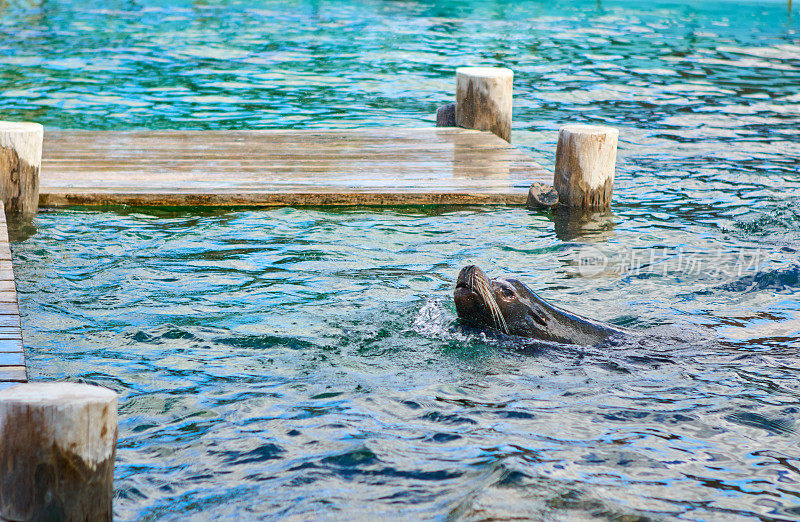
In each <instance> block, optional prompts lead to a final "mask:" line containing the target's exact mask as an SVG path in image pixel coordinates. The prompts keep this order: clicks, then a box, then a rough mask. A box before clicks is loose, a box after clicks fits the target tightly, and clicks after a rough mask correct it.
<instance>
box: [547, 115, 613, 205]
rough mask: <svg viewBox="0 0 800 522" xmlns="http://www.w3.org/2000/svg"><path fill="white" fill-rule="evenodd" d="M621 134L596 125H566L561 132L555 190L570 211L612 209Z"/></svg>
mask: <svg viewBox="0 0 800 522" xmlns="http://www.w3.org/2000/svg"><path fill="white" fill-rule="evenodd" d="M618 139H619V131H618V130H617V129H615V128H613V127H603V126H597V125H567V126H565V127H562V128H561V129H560V130H559V132H558V145H557V147H556V166H555V171H554V173H553V187H554V188H555V189H556V191H557V192H558V202H559V204H561V205H565V206H567V207H571V208H579V209H586V210H592V209H598V210H603V209H607V208H609V207H610V206H611V193H612V191H613V188H614V171H615V169H616V163H617V140H618Z"/></svg>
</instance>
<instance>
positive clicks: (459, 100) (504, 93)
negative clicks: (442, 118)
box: [456, 67, 514, 141]
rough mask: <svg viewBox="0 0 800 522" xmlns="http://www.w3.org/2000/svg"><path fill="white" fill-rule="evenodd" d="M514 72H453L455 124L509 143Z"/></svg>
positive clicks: (469, 69) (486, 69)
mask: <svg viewBox="0 0 800 522" xmlns="http://www.w3.org/2000/svg"><path fill="white" fill-rule="evenodd" d="M513 82H514V73H513V71H511V69H506V68H502V67H499V68H494V67H461V68H458V69H456V125H458V126H459V127H464V128H466V129H477V130H484V131H489V132H492V133H494V134H496V135H497V136H499V137H501V138H503V139H504V140H506V141H511V105H512V90H513Z"/></svg>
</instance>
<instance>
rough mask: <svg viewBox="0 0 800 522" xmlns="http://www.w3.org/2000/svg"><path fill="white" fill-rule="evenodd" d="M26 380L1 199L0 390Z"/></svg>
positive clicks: (14, 288)
mask: <svg viewBox="0 0 800 522" xmlns="http://www.w3.org/2000/svg"><path fill="white" fill-rule="evenodd" d="M27 380H28V373H27V370H26V367H25V353H24V351H23V348H22V328H21V327H20V322H19V306H18V304H17V287H16V283H15V282H14V269H13V267H12V266H11V249H10V248H9V245H8V228H7V226H6V212H5V209H4V208H3V202H2V201H0V390H2V389H3V388H7V387H9V386H13V385H14V384H17V383H20V382H26V381H27Z"/></svg>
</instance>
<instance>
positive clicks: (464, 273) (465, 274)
mask: <svg viewBox="0 0 800 522" xmlns="http://www.w3.org/2000/svg"><path fill="white" fill-rule="evenodd" d="M477 269H478V267H477V266H475V265H467V266H465V267H464V268H462V269H461V271H460V272H459V273H458V280H457V281H456V286H459V285H461V284H466V283H467V282H468V281H469V280H470V279H472V275H473V274H474V273H475V270H477Z"/></svg>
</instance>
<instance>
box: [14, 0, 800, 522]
mask: <svg viewBox="0 0 800 522" xmlns="http://www.w3.org/2000/svg"><path fill="white" fill-rule="evenodd" d="M796 9H797V7H796V6H795V7H794V10H795V11H794V12H791V11H790V10H787V4H786V3H784V2H777V1H776V2H767V1H764V2H761V1H747V2H725V1H721V2H682V3H673V2H666V1H657V2H651V3H648V4H647V5H641V4H639V3H635V2H619V1H618V2H610V1H605V0H604V1H602V2H596V1H586V2H558V1H557V2H547V3H541V2H515V3H513V4H510V3H505V2H490V1H485V2H483V1H478V2H404V1H400V2H371V1H357V2H347V3H342V2H337V3H333V2H304V1H298V2H293V3H278V2H270V1H239V2H237V1H223V0H215V1H210V2H183V3H181V2H159V1H157V0H152V1H151V0H148V1H144V2H135V3H131V2H114V1H112V2H88V3H86V2H84V3H81V4H80V5H79V4H77V3H74V2H60V1H50V0H47V1H38V0H36V1H28V2H13V1H12V2H3V1H1V0H0V118H3V119H23V120H35V121H39V122H41V123H44V124H45V125H46V126H48V127H51V128H52V127H62V128H89V129H105V128H108V129H121V128H193V129H230V128H247V127H284V128H293V127H300V128H309V127H314V126H319V127H352V126H361V125H368V126H369V125H382V126H385V125H397V126H412V125H419V124H421V125H426V126H427V125H432V124H433V118H434V110H435V108H436V106H438V105H440V104H443V103H445V102H447V101H450V99H451V98H452V91H453V83H454V82H453V68H454V67H455V66H457V65H462V64H488V65H492V64H496V65H503V66H508V67H511V68H512V69H514V71H515V73H516V76H515V92H516V96H515V107H514V111H515V112H514V115H515V120H514V122H515V123H514V134H513V139H514V142H515V144H517V145H518V146H520V147H521V148H523V149H524V150H526V151H528V152H529V153H530V154H532V155H534V156H535V157H537V158H539V159H540V160H541V161H542V163H545V164H552V159H553V151H554V149H555V141H556V134H555V131H556V129H557V128H558V126H560V125H562V124H564V123H600V124H609V125H614V126H617V127H619V128H620V129H621V141H620V158H619V161H618V163H617V165H618V170H617V177H616V185H615V189H614V201H615V204H614V207H613V209H612V212H611V213H609V214H600V215H594V216H574V215H566V214H564V213H558V214H555V215H550V214H538V213H534V212H529V211H526V210H522V209H488V210H480V209H453V208H436V209H394V210H376V209H373V210H365V209H350V210H339V211H333V212H326V211H321V210H314V209H294V210H293V209H275V210H271V211H263V212H255V211H253V212H245V211H198V212H195V213H181V212H172V211H169V210H151V211H143V210H141V209H110V210H108V211H103V212H99V211H82V210H71V211H62V212H44V213H42V214H40V215H39V217H38V218H36V220H35V221H34V222H33V223H16V222H12V223H11V232H12V235H13V237H14V239H15V240H16V241H17V243H16V244H15V245H14V248H13V251H14V256H15V258H14V259H15V270H16V273H17V277H18V286H19V291H20V300H21V309H22V312H23V314H24V317H23V328H24V335H25V340H26V344H27V346H28V357H29V361H30V367H31V368H30V371H31V374H32V376H34V377H36V378H43V379H80V380H84V381H88V382H94V383H99V384H103V385H106V386H110V387H112V388H114V389H116V390H117V391H119V392H120V393H121V396H122V400H121V413H122V417H121V425H120V446H119V452H118V457H119V462H118V467H117V481H116V491H117V498H116V503H115V509H116V515H117V517H118V518H119V519H121V520H142V519H144V520H148V519H151V520H152V519H161V518H165V519H185V518H195V519H205V518H212V517H216V516H225V517H229V518H244V519H252V518H259V517H273V518H278V517H294V518H320V517H324V518H343V517H345V516H350V515H351V514H353V513H357V514H362V513H363V515H362V516H363V518H378V517H402V518H409V519H417V518H439V519H441V518H446V517H448V516H449V517H453V518H462V517H463V518H469V519H478V518H508V517H511V516H522V517H527V518H533V519H546V520H549V519H588V518H593V517H599V518H605V519H621V518H624V519H630V520H637V519H656V520H661V519H670V518H675V517H677V518H681V519H687V520H737V519H741V520H744V519H753V518H760V519H762V520H792V519H797V518H798V517H800V450H798V440H799V439H798V422H799V421H800V405H798V390H799V389H800V382H798V377H797V375H798V370H800V368H798V362H797V361H798V349H800V327H798V313H800V306H799V305H798V300H797V293H798V287H800V283H798V281H799V278H798V274H800V268H799V267H800V260H798V255H797V252H798V250H797V249H798V242H799V240H800V234H798V224H800V174H798V164H800V138H799V136H800V135H799V134H798V130H797V129H798V124H800V94H798V91H797V86H798V85H799V84H800V41H798V40H799V38H798V36H797V30H798V16H797V12H796ZM467 263H477V264H479V265H480V266H483V267H487V268H489V275H491V276H496V275H501V274H505V275H509V276H512V277H517V278H519V279H521V280H522V281H524V282H526V283H527V284H529V285H530V286H531V288H532V289H534V290H535V291H537V292H539V293H540V294H541V295H542V297H544V298H545V299H548V300H550V301H552V302H553V303H555V304H557V305H561V306H564V307H566V308H568V309H571V310H575V311H576V312H579V313H582V314H585V315H588V316H592V317H597V318H598V319H602V320H606V321H611V322H614V323H616V324H619V325H624V326H626V327H628V328H632V329H637V330H643V331H648V332H653V333H658V334H659V337H658V339H664V340H663V341H659V342H657V343H653V342H644V343H638V342H637V343H629V344H625V345H621V346H617V347H613V348H606V349H599V348H592V347H568V346H529V347H525V349H520V347H519V346H517V345H515V344H513V343H511V344H509V343H507V342H505V341H499V340H497V339H493V338H492V337H491V336H489V337H484V336H482V335H481V334H480V333H476V332H471V331H467V330H464V329H463V328H461V327H460V326H458V325H457V324H456V322H455V315H454V311H453V307H452V304H451V297H450V293H451V291H452V288H451V286H452V282H453V279H454V278H455V276H456V274H457V273H458V270H459V269H460V268H461V267H462V266H463V265H465V264H467ZM651 338H653V339H654V338H656V337H655V336H651Z"/></svg>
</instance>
